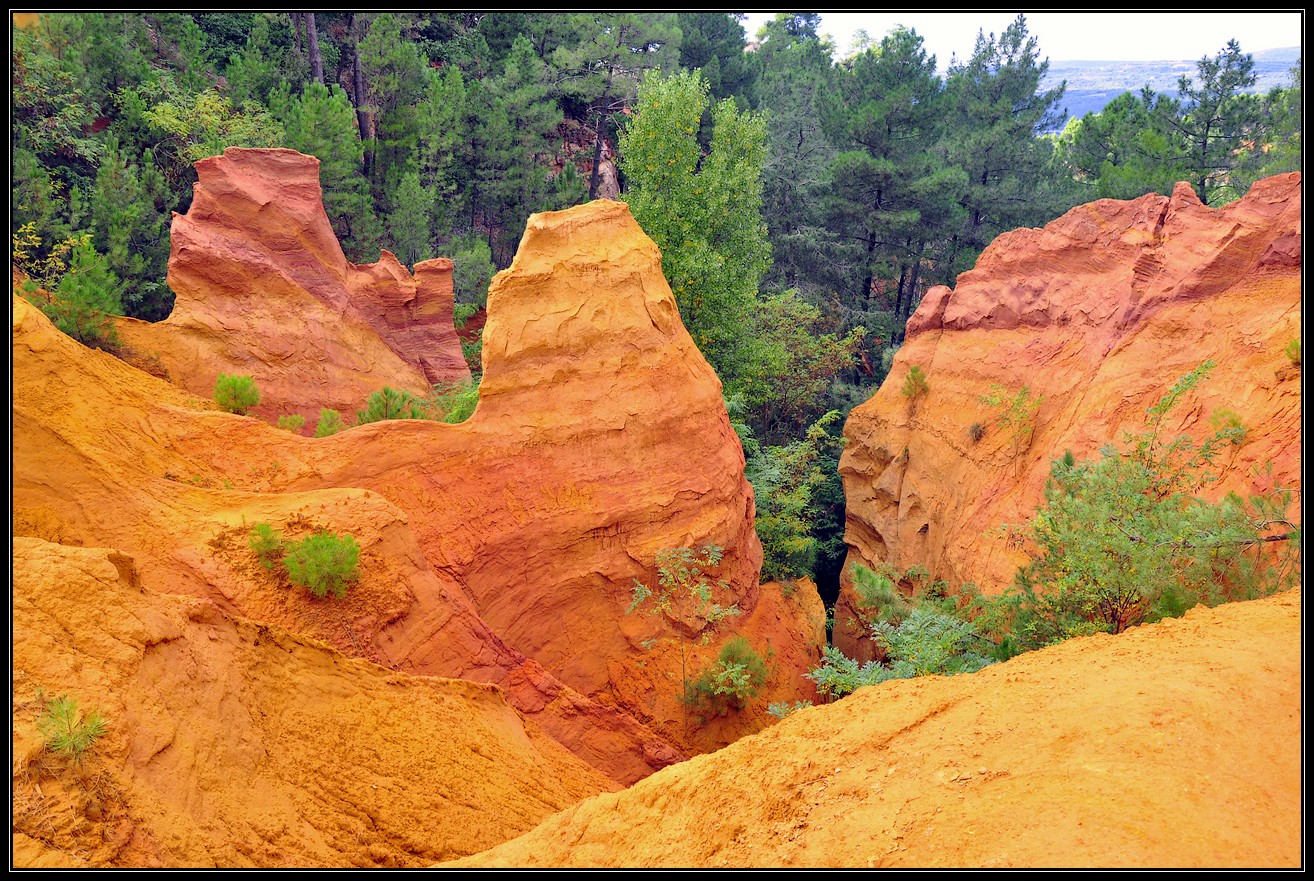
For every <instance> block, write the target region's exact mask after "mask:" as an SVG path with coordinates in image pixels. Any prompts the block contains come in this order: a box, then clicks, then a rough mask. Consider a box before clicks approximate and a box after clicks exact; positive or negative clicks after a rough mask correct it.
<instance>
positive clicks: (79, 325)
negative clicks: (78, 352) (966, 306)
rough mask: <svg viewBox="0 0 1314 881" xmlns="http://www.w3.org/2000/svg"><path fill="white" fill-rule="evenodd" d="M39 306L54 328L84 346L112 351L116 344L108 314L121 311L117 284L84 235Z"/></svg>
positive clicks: (120, 295)
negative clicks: (66, 271) (50, 293)
mask: <svg viewBox="0 0 1314 881" xmlns="http://www.w3.org/2000/svg"><path fill="white" fill-rule="evenodd" d="M40 306H41V311H42V312H44V313H45V315H46V317H47V318H49V319H50V321H51V323H53V324H54V325H55V327H57V328H59V329H60V330H61V331H63V332H64V333H66V334H68V335H69V336H71V337H73V339H75V340H77V341H78V342H80V343H82V344H83V345H85V346H90V347H92V348H97V349H105V350H107V351H113V350H114V349H115V348H116V347H117V346H118V344H119V336H118V331H117V330H115V328H114V321H113V318H112V317H111V316H114V315H122V314H123V302H122V293H121V285H120V283H119V279H118V277H117V276H116V275H115V274H114V272H113V271H112V270H111V269H110V267H109V263H108V261H106V259H105V258H104V257H103V256H101V255H100V254H99V253H97V251H96V249H95V248H94V247H92V245H91V242H90V238H89V237H87V236H83V237H82V238H81V239H80V240H78V242H77V244H76V245H75V246H74V247H73V250H72V263H71V265H70V266H69V269H68V273H67V274H66V275H64V276H63V278H61V279H60V280H59V283H58V285H57V286H56V287H55V289H54V291H53V296H52V297H51V298H50V300H49V301H48V302H45V303H41V304H40Z"/></svg>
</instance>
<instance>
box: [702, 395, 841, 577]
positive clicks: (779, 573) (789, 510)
mask: <svg viewBox="0 0 1314 881" xmlns="http://www.w3.org/2000/svg"><path fill="white" fill-rule="evenodd" d="M726 406H727V409H728V410H729V412H730V413H731V418H732V420H733V419H734V418H735V416H737V415H739V412H741V409H742V408H741V406H740V404H739V402H738V401H736V400H735V399H729V400H727V402H726ZM731 424H732V426H733V427H734V429H735V431H736V433H738V434H739V436H740V440H741V442H742V443H743V446H744V455H745V459H746V463H745V466H744V476H745V477H746V478H748V482H749V483H751V484H752V485H753V497H754V499H755V501H756V505H757V519H756V524H755V525H756V528H757V536H758V538H759V539H760V540H761V542H762V578H763V579H774V580H778V581H786V580H789V579H792V578H802V577H807V576H811V575H812V574H813V569H814V567H815V566H816V563H817V558H818V555H819V554H821V553H823V552H828V550H829V549H828V547H827V546H823V543H822V541H821V540H820V539H819V538H818V532H819V531H820V529H819V527H822V526H824V525H825V524H824V523H823V521H824V519H825V515H826V513H827V509H826V508H824V507H823V505H824V503H825V498H824V497H825V496H826V494H827V490H830V489H831V487H830V486H828V484H829V482H830V481H831V480H832V478H837V472H836V471H835V468H836V463H837V462H838V460H839V454H840V450H841V448H842V446H843V443H844V441H843V438H842V437H840V436H839V429H840V428H841V427H842V425H843V416H842V414H841V413H840V412H839V411H838V410H831V411H830V412H829V413H826V414H825V415H823V416H822V417H821V418H820V419H818V420H817V421H816V422H814V423H813V424H812V425H811V427H809V428H808V431H807V435H806V436H805V437H803V438H802V439H800V440H795V441H791V442H790V443H787V444H784V445H781V446H764V445H762V444H760V443H759V442H758V441H757V440H756V439H755V438H754V437H753V434H752V429H751V428H750V427H749V426H748V425H746V424H743V423H737V422H733V421H732V423H731ZM832 431H834V432H835V433H834V434H832V433H831V432H832ZM834 491H836V492H842V489H840V488H838V487H836V488H835V490H834ZM840 499H841V501H842V495H841V496H840Z"/></svg>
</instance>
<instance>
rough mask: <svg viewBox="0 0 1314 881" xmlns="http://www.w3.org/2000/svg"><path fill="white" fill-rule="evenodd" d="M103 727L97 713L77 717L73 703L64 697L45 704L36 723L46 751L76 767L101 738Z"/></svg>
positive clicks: (72, 699)
mask: <svg viewBox="0 0 1314 881" xmlns="http://www.w3.org/2000/svg"><path fill="white" fill-rule="evenodd" d="M106 727H107V725H106V722H105V719H104V717H102V716H101V714H100V711H99V710H91V711H90V712H87V713H85V714H83V713H79V712H78V702H77V699H76V698H74V697H70V696H69V695H66V694H64V695H60V696H59V697H56V698H52V699H51V700H50V701H49V702H47V703H46V708H45V710H44V711H43V712H42V714H41V716H40V717H39V718H38V719H37V730H38V731H39V732H41V735H42V737H43V738H44V741H45V747H46V749H48V750H50V751H51V752H53V753H55V754H56V755H59V756H62V757H64V758H67V759H72V760H73V761H74V762H78V763H81V762H82V760H83V759H84V758H85V757H86V754H87V751H88V750H90V749H91V747H92V746H94V745H95V743H96V741H97V740H99V739H100V738H101V736H102V735H104V733H105V729H106Z"/></svg>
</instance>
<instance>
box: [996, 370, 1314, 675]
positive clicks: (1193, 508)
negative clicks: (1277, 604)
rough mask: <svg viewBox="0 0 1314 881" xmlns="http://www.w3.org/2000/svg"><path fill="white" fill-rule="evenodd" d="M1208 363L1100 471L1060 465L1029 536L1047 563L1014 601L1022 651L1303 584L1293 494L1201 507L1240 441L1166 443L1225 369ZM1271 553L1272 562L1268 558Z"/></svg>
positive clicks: (1223, 436) (1025, 579) (1094, 466)
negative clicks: (1187, 404) (1182, 415)
mask: <svg viewBox="0 0 1314 881" xmlns="http://www.w3.org/2000/svg"><path fill="white" fill-rule="evenodd" d="M1213 366H1214V365H1213V362H1211V361H1206V362H1205V363H1204V364H1202V365H1200V367H1198V368H1196V369H1195V370H1193V371H1192V372H1191V373H1189V374H1187V375H1186V376H1184V377H1183V378H1182V379H1181V380H1179V381H1178V382H1177V384H1176V385H1174V386H1173V388H1172V389H1171V390H1169V392H1168V393H1167V394H1166V395H1164V397H1163V398H1162V399H1161V400H1160V401H1159V402H1158V403H1157V404H1155V406H1153V407H1151V408H1150V409H1149V410H1148V411H1147V415H1148V419H1147V422H1146V426H1145V428H1144V430H1142V431H1141V432H1139V433H1131V432H1128V433H1127V434H1125V435H1124V437H1123V444H1122V447H1121V448H1119V447H1115V446H1113V445H1112V444H1110V445H1108V446H1106V447H1105V448H1104V449H1102V450H1101V451H1100V458H1099V459H1098V460H1096V461H1093V462H1077V461H1076V460H1075V458H1074V457H1073V456H1072V455H1071V454H1070V453H1069V454H1068V455H1066V456H1065V457H1064V458H1063V459H1059V460H1057V461H1056V462H1055V463H1054V465H1053V468H1052V471H1051V478H1050V482H1049V485H1048V487H1047V488H1046V491H1045V505H1044V507H1043V508H1042V509H1041V510H1040V511H1039V512H1038V513H1037V515H1036V518H1035V519H1034V520H1033V521H1032V523H1031V524H1030V527H1029V530H1028V531H1029V535H1030V537H1031V539H1032V541H1033V542H1034V543H1035V547H1036V551H1035V558H1034V559H1033V560H1032V562H1031V563H1029V564H1028V565H1027V566H1025V567H1024V568H1022V569H1021V570H1019V571H1018V574H1017V578H1016V580H1015V583H1014V587H1013V589H1012V590H1011V591H1010V593H1009V594H1008V595H1007V596H1006V598H1005V601H1006V603H1007V604H1008V609H1009V617H1010V618H1011V621H1010V622H1009V627H1008V629H1010V630H1011V631H1012V636H1013V639H1014V641H1015V645H1016V646H1017V647H1018V648H1020V649H1022V650H1026V649H1030V648H1037V647H1040V646H1044V645H1050V644H1053V643H1055V642H1059V641H1062V640H1064V639H1067V638H1068V637H1071V636H1077V635H1084V634H1089V633H1093V632H1100V631H1104V632H1108V633H1121V632H1122V631H1123V630H1125V629H1127V628H1128V627H1131V626H1134V625H1136V624H1139V623H1141V622H1144V621H1155V620H1158V619H1160V618H1162V617H1166V616H1171V615H1175V614H1180V613H1181V612H1182V611H1183V610H1185V609H1187V608H1190V607H1191V606H1194V605H1196V604H1197V603H1205V604H1206V605H1216V604H1218V603H1220V602H1225V601H1228V600H1234V599H1248V598H1253V597H1258V596H1264V595H1267V594H1269V593H1272V592H1274V591H1276V590H1280V589H1283V588H1284V587H1286V586H1288V585H1290V584H1292V583H1293V580H1298V579H1299V571H1300V567H1299V556H1298V554H1299V551H1298V544H1299V537H1300V531H1299V528H1298V527H1297V526H1296V525H1295V524H1293V523H1292V522H1291V521H1289V520H1288V519H1287V515H1286V510H1287V507H1288V506H1289V504H1290V492H1289V491H1285V490H1279V491H1277V492H1275V493H1274V494H1272V495H1271V496H1268V497H1255V498H1251V499H1250V500H1248V501H1247V500H1243V499H1241V498H1240V497H1239V496H1237V495H1235V494H1229V495H1227V496H1225V497H1224V498H1223V499H1221V500H1219V501H1218V502H1206V501H1205V500H1204V499H1201V498H1199V497H1197V496H1195V495H1194V493H1195V492H1197V491H1198V490H1199V489H1200V488H1201V487H1203V486H1204V485H1206V484H1207V483H1209V482H1210V481H1211V480H1213V473H1212V470H1211V465H1212V463H1213V460H1214V458H1215V457H1216V455H1217V454H1218V452H1219V451H1220V450H1221V449H1222V447H1223V445H1224V444H1227V443H1229V442H1231V441H1233V440H1234V439H1235V438H1236V437H1237V436H1238V431H1239V429H1238V428H1237V427H1236V426H1231V425H1224V426H1223V427H1222V428H1220V429H1219V430H1218V431H1216V432H1215V433H1214V434H1213V435H1211V436H1210V437H1208V438H1206V439H1205V440H1204V441H1201V442H1197V441H1196V440H1194V439H1193V438H1191V437H1190V436H1188V435H1181V436H1178V437H1176V438H1174V439H1171V440H1168V439H1165V437H1164V433H1165V430H1166V429H1165V425H1164V419H1165V417H1167V416H1168V414H1169V413H1170V412H1171V411H1172V410H1173V408H1174V407H1175V406H1176V404H1177V403H1178V402H1179V401H1180V400H1181V399H1182V398H1183V397H1184V396H1185V395H1186V394H1188V393H1189V392H1191V391H1192V390H1193V389H1195V388H1196V387H1197V386H1198V385H1199V384H1200V383H1201V382H1202V381H1203V379H1204V378H1205V377H1206V376H1207V375H1208V373H1209V371H1210V370H1212V369H1213ZM1266 548H1267V549H1268V550H1265V549H1266Z"/></svg>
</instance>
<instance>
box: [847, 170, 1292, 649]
mask: <svg viewBox="0 0 1314 881" xmlns="http://www.w3.org/2000/svg"><path fill="white" fill-rule="evenodd" d="M1300 196H1301V178H1300V175H1299V174H1287V175H1280V176H1277V177H1273V178H1269V179H1267V180H1264V181H1260V182H1259V183H1257V184H1255V186H1254V188H1253V189H1252V190H1251V192H1250V193H1249V194H1248V195H1247V196H1246V197H1245V198H1243V199H1241V200H1240V201H1238V202H1236V203H1233V204H1231V205H1228V206H1225V207H1223V208H1220V209H1211V208H1208V207H1206V206H1204V205H1203V204H1201V203H1200V201H1199V200H1198V199H1197V198H1196V197H1195V195H1194V193H1193V192H1192V190H1191V188H1190V187H1189V186H1187V185H1186V184H1178V186H1177V188H1176V189H1175V191H1174V193H1173V195H1172V196H1171V197H1165V196H1159V195H1153V194H1151V195H1147V196H1143V197H1141V198H1139V199H1136V200H1134V201H1129V202H1124V201H1115V200H1107V199H1106V200H1101V201H1098V202H1093V203H1091V204H1089V205H1083V206H1080V207H1078V208H1074V209H1073V210H1072V211H1070V212H1068V213H1067V214H1066V215H1064V216H1063V217H1061V218H1059V219H1058V220H1055V221H1054V222H1053V223H1051V224H1049V225H1048V226H1046V227H1045V228H1044V229H1022V230H1017V231H1015V232H1011V233H1007V234H1005V235H1002V236H1000V237H999V238H998V239H996V240H995V241H994V242H993V243H992V244H991V245H990V246H989V247H988V248H987V249H986V250H985V251H984V252H983V253H982V254H981V257H980V259H979V261H978V262H977V266H976V268H974V269H973V270H971V271H970V272H966V273H964V274H963V275H961V276H959V278H958V284H957V287H956V288H954V289H953V290H950V289H949V288H946V287H937V288H932V289H931V290H930V291H928V292H927V295H926V297H925V299H924V300H923V301H922V304H921V306H920V307H919V308H918V310H917V312H916V313H915V314H914V315H913V317H912V318H911V319H910V320H909V322H908V335H907V340H906V342H905V344H904V345H903V347H902V348H900V349H899V352H898V354H897V356H896V357H895V361H894V366H893V369H892V371H891V373H890V377H889V379H888V380H887V381H886V383H885V384H884V385H883V386H882V388H881V390H880V391H879V392H878V393H877V394H876V395H875V396H874V397H873V398H872V399H871V400H870V401H868V402H867V403H865V404H863V405H862V406H860V407H857V408H855V409H854V411H853V413H852V414H851V416H850V418H849V420H848V424H847V425H846V427H845V432H844V433H845V437H846V438H847V439H848V446H847V447H846V449H845V452H844V455H843V458H842V459H841V462H840V473H841V475H842V476H843V479H844V491H845V496H846V501H847V505H848V509H847V531H846V541H847V542H848V545H849V558H848V562H847V564H846V576H847V573H848V571H849V569H850V568H851V567H852V566H853V565H854V564H856V563H862V564H864V565H872V564H874V563H878V562H888V563H891V564H893V565H894V566H896V567H898V568H899V569H904V570H906V569H907V568H909V567H911V566H913V565H919V564H920V565H922V566H925V567H927V569H928V570H929V571H930V573H931V578H933V579H943V580H945V581H948V582H949V583H950V585H951V587H952V586H954V585H957V584H961V583H964V582H974V583H976V584H977V585H978V586H980V587H981V588H982V589H983V590H984V591H985V592H987V593H992V592H998V591H1000V590H1002V589H1004V588H1005V587H1006V586H1007V585H1008V584H1009V583H1010V582H1011V581H1012V576H1013V573H1014V572H1015V571H1016V569H1017V568H1018V566H1019V565H1021V564H1023V563H1025V561H1026V560H1027V556H1026V549H1025V547H1024V545H1023V543H1022V542H1021V540H1020V538H1019V532H1018V528H1019V527H1021V526H1022V525H1024V524H1026V523H1027V522H1028V521H1029V520H1030V519H1031V518H1032V517H1033V516H1034V514H1035V511H1036V509H1037V506H1038V505H1039V504H1040V502H1041V501H1042V499H1043V491H1044V487H1045V483H1046V480H1047V478H1048V475H1049V470H1050V464H1051V462H1052V461H1053V460H1054V459H1056V458H1058V457H1060V456H1062V455H1063V453H1064V451H1065V450H1071V451H1072V452H1073V454H1074V455H1075V456H1076V457H1077V458H1078V459H1081V458H1085V457H1091V456H1094V455H1096V454H1097V451H1098V449H1099V448H1100V447H1101V446H1102V445H1104V444H1105V443H1108V442H1111V441H1113V442H1116V441H1118V440H1120V439H1121V437H1122V435H1123V433H1124V432H1125V431H1134V430H1138V429H1140V428H1141V427H1142V426H1143V425H1144V424H1145V416H1146V410H1147V409H1148V408H1149V407H1150V406H1152V405H1153V404H1154V403H1156V402H1157V401H1158V400H1159V398H1160V397H1162V395H1163V394H1164V393H1165V392H1166V391H1167V390H1168V389H1169V388H1171V387H1172V385H1173V384H1174V383H1175V382H1176V381H1177V380H1178V379H1180V378H1181V377H1182V376H1184V375H1185V374H1187V373H1189V372H1190V371H1191V370H1193V369H1194V368H1196V367H1197V366H1199V365H1200V364H1201V363H1202V362H1203V361H1205V360H1206V359H1212V360H1213V361H1215V362H1216V363H1217V365H1218V366H1217V368H1216V369H1215V370H1213V372H1212V373H1211V374H1210V375H1209V377H1208V379H1207V381H1206V382H1205V383H1204V384H1202V385H1201V386H1200V387H1199V388H1198V389H1197V390H1196V391H1195V392H1194V393H1192V394H1191V395H1190V396H1189V397H1188V399H1187V400H1184V401H1183V402H1182V403H1181V404H1179V405H1178V407H1177V408H1176V409H1175V410H1174V411H1173V412H1172V413H1171V414H1170V419H1169V421H1168V422H1166V423H1165V425H1164V426H1163V432H1164V434H1165V436H1166V437H1175V436H1177V435H1178V434H1181V433H1187V434H1190V435H1192V436H1194V437H1196V438H1202V437H1204V436H1206V435H1208V434H1210V433H1212V431H1213V430H1214V429H1213V427H1212V425H1211V418H1216V417H1217V415H1218V414H1219V413H1220V411H1231V413H1232V414H1234V415H1235V416H1236V417H1238V418H1239V419H1240V421H1241V423H1242V424H1243V425H1244V426H1245V427H1246V428H1247V429H1248V432H1247V434H1246V437H1245V440H1244V442H1243V443H1242V444H1240V445H1238V446H1229V447H1228V448H1227V449H1226V450H1225V451H1224V453H1223V455H1222V456H1220V457H1219V459H1218V460H1216V462H1215V466H1216V467H1217V469H1218V470H1219V471H1220V472H1221V475H1222V478H1221V480H1220V481H1219V482H1217V483H1216V484H1213V485H1210V486H1209V487H1207V488H1206V490H1205V492H1206V494H1207V495H1208V496H1210V497H1214V498H1216V497H1219V496H1221V495H1222V494H1223V493H1225V492H1228V491H1238V492H1240V493H1242V494H1243V495H1245V494H1259V493H1264V492H1268V491H1271V490H1273V489H1274V488H1275V487H1286V488H1290V489H1293V490H1295V491H1296V492H1297V493H1298V492H1299V490H1300V486H1301V479H1300V473H1301V472H1300V461H1301V441H1300V403H1301V395H1300V367H1299V366H1298V365H1295V364H1293V363H1292V361H1291V359H1289V358H1288V356H1287V355H1286V354H1285V353H1284V348H1285V347H1286V345H1287V343H1288V342H1289V341H1290V340H1292V339H1298V338H1299V337H1300V333H1301V331H1300V328H1301V197H1300ZM913 365H918V366H920V367H921V368H922V369H923V371H924V372H925V373H926V375H927V377H928V386H929V390H928V391H927V392H926V393H925V394H923V395H921V396H918V397H917V398H915V399H912V400H909V399H908V398H906V397H905V396H903V395H902V394H900V390H901V384H902V383H903V381H904V378H905V377H906V375H907V374H908V372H909V371H910V369H911V367H912V366H913ZM992 386H996V387H1001V388H1002V389H1003V390H1004V391H1005V392H1006V393H1007V394H1010V395H1012V394H1016V393H1018V392H1020V391H1021V390H1022V389H1023V387H1024V386H1025V387H1027V388H1028V389H1029V391H1030V393H1031V394H1032V395H1039V396H1041V398H1042V400H1041V402H1040V405H1039V408H1038V410H1036V412H1035V414H1034V416H1033V417H1032V418H1031V419H1030V420H1028V424H1027V426H1026V427H1027V428H1028V429H1029V431H1025V432H1023V433H1021V434H1019V433H1016V432H1014V431H1013V430H1012V429H1010V428H1009V427H1007V426H1003V425H1001V424H1000V421H999V415H1000V411H999V409H998V408H991V407H989V406H986V405H984V404H983V403H981V400H980V399H981V397H982V396H985V395H988V394H989V393H990V391H991V388H992ZM851 590H852V589H851V586H849V585H848V583H847V579H846V583H845V586H844V588H843V590H842V593H841V599H840V606H839V609H838V610H837V614H836V636H835V641H836V644H837V645H839V646H840V647H841V648H843V649H844V650H845V651H847V652H849V653H850V654H853V655H855V656H865V657H870V651H871V648H870V644H861V643H860V639H859V637H860V632H859V629H858V627H857V625H856V623H855V619H856V615H855V614H854V596H853V594H852V592H851Z"/></svg>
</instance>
